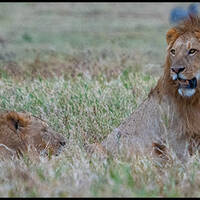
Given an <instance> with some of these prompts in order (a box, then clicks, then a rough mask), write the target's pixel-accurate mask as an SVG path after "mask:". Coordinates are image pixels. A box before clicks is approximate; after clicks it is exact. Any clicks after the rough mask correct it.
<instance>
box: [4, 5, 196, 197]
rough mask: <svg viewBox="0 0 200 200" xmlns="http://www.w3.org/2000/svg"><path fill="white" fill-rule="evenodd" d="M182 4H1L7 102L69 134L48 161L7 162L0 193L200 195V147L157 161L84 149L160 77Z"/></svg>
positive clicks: (127, 112) (133, 106) (104, 133)
mask: <svg viewBox="0 0 200 200" xmlns="http://www.w3.org/2000/svg"><path fill="white" fill-rule="evenodd" d="M177 4H178V3H118V4H117V3H99V4H98V3H74V4H73V3H48V4H45V3H27V4H24V3H17V4H16V3H1V4H0V29H1V31H0V108H2V109H8V110H16V111H28V112H30V113H33V114H34V115H36V116H39V117H41V118H43V119H44V120H46V121H47V122H48V123H49V125H51V126H52V128H53V129H54V130H56V131H58V132H60V133H62V134H63V135H64V136H66V138H67V143H68V145H67V147H66V149H65V150H64V152H63V153H61V154H60V155H59V156H57V157H52V159H50V160H48V159H47V158H43V157H41V158H40V160H39V162H38V161H37V160H27V159H24V160H16V161H0V196H2V197H40V196H41V197H86V196H87V197H158V196H162V197H183V196H184V197H187V196H200V190H199V188H200V178H199V177H200V176H198V175H199V171H200V170H199V169H200V164H199V163H200V162H199V161H200V160H199V156H198V155H195V156H193V157H191V159H190V160H188V162H187V163H184V164H183V163H180V162H179V161H178V160H176V159H174V160H173V162H171V163H168V164H167V165H165V166H159V165H158V163H155V162H153V161H152V160H151V159H149V158H147V157H143V158H136V157H135V158H132V159H131V160H128V161H127V160H124V159H123V158H121V157H119V158H115V159H114V158H111V157H108V158H101V157H99V156H98V155H96V154H93V155H89V154H88V153H87V152H86V151H85V148H84V146H85V145H86V144H89V143H93V142H101V141H102V140H103V139H104V138H105V137H106V136H107V135H108V134H109V133H110V132H111V131H112V130H113V129H114V128H116V127H117V126H119V124H120V123H121V122H122V121H123V120H124V119H125V118H126V117H128V116H129V115H130V114H131V113H132V111H134V110H135V109H136V108H137V106H138V105H139V104H140V103H141V102H142V101H143V99H144V98H145V97H147V95H148V92H149V91H150V89H151V88H152V87H154V86H155V84H156V81H157V79H158V78H159V75H160V74H161V73H162V70H163V68H162V66H163V64H164V60H165V52H166V41H165V34H166V31H167V30H168V28H169V27H170V25H169V21H168V18H169V12H170V10H171V8H173V7H174V6H175V5H177ZM181 5H182V6H183V7H186V6H187V4H186V3H182V4H181Z"/></svg>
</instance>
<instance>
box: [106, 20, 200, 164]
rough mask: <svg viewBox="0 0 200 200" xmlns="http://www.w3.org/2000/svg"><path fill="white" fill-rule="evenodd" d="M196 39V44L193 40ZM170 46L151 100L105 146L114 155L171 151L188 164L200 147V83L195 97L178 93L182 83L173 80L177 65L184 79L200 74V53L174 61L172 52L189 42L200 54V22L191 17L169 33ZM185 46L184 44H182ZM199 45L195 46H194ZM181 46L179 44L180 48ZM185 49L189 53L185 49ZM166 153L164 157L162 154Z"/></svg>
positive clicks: (112, 135) (124, 123)
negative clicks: (172, 75) (175, 64)
mask: <svg viewBox="0 0 200 200" xmlns="http://www.w3.org/2000/svg"><path fill="white" fill-rule="evenodd" d="M192 39H193V40H192ZM166 40H167V44H168V50H167V56H166V62H165V68H164V73H163V75H162V76H161V78H160V79H159V80H158V82H157V85H156V87H155V88H154V89H152V90H151V92H150V93H149V95H148V98H147V99H146V100H145V101H144V102H143V103H142V104H141V105H140V106H139V107H138V108H137V109H136V110H135V111H134V112H133V113H132V114H131V116H130V117H129V118H128V119H126V120H125V121H124V122H123V123H122V124H121V125H120V126H119V127H118V128H117V129H115V130H114V131H113V132H112V133H111V134H109V135H108V137H107V138H106V139H105V140H104V141H103V142H102V145H103V147H104V148H105V149H106V150H107V151H108V152H110V153H112V154H119V153H125V154H126V155H130V156H131V155H132V154H136V153H143V154H145V155H153V156H160V155H161V154H163V153H166V151H167V149H171V150H172V151H173V152H174V153H175V154H176V155H177V157H178V158H180V159H182V160H184V159H187V158H188V156H190V155H191V154H193V153H194V152H195V150H196V149H198V145H199V143H200V83H199V82H200V80H198V85H197V88H196V92H195V94H194V95H193V96H191V97H183V96H181V95H180V94H179V93H178V83H177V81H174V80H172V77H171V76H170V73H171V66H172V60H173V63H177V62H181V64H183V65H186V69H185V71H184V73H185V74H184V75H185V76H187V77H190V78H192V76H193V75H194V72H197V71H198V70H200V51H199V52H198V55H196V56H195V59H186V58H185V57H184V55H183V53H181V54H179V57H177V56H174V58H173V59H171V57H170V52H169V51H170V49H171V48H172V47H173V48H176V45H183V46H181V48H178V49H177V50H180V49H181V51H187V48H190V45H188V44H187V45H186V44H185V43H186V42H188V40H189V41H190V40H191V41H193V43H192V42H191V44H192V45H193V46H195V48H197V49H198V50H200V43H199V40H200V19H199V18H197V17H190V18H189V19H187V20H186V21H184V22H183V23H181V24H180V25H179V26H176V27H174V28H172V29H170V30H169V31H168V32H167V35H166ZM178 40H180V42H181V43H183V44H180V43H179V41H178ZM194 41H195V42H194ZM178 43H179V44H178ZM184 48H185V49H184ZM160 152H163V153H160Z"/></svg>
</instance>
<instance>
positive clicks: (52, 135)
mask: <svg viewBox="0 0 200 200" xmlns="http://www.w3.org/2000/svg"><path fill="white" fill-rule="evenodd" d="M65 144H66V140H65V138H64V136H62V135H61V134H59V133H56V132H55V131H53V130H52V129H51V128H50V127H48V125H47V123H45V122H44V121H42V120H41V119H39V118H37V117H34V116H32V115H30V114H28V113H20V112H14V111H7V112H2V113H0V157H1V158H17V157H18V158H19V157H21V156H23V155H24V154H26V153H29V152H34V153H35V154H36V153H37V155H44V156H45V155H58V154H59V153H60V152H61V150H62V148H63V146H64V145H65Z"/></svg>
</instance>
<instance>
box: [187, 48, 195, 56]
mask: <svg viewBox="0 0 200 200" xmlns="http://www.w3.org/2000/svg"><path fill="white" fill-rule="evenodd" d="M196 52H197V49H190V50H189V52H188V54H190V55H192V54H194V53H196Z"/></svg>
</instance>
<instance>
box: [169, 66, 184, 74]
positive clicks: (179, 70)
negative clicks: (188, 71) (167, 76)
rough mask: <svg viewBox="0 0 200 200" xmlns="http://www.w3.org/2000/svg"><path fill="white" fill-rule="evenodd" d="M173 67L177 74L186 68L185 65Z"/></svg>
mask: <svg viewBox="0 0 200 200" xmlns="http://www.w3.org/2000/svg"><path fill="white" fill-rule="evenodd" d="M171 69H172V71H173V72H175V73H176V74H178V73H180V72H182V71H183V70H184V69H185V67H182V66H176V67H172V68H171Z"/></svg>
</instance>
